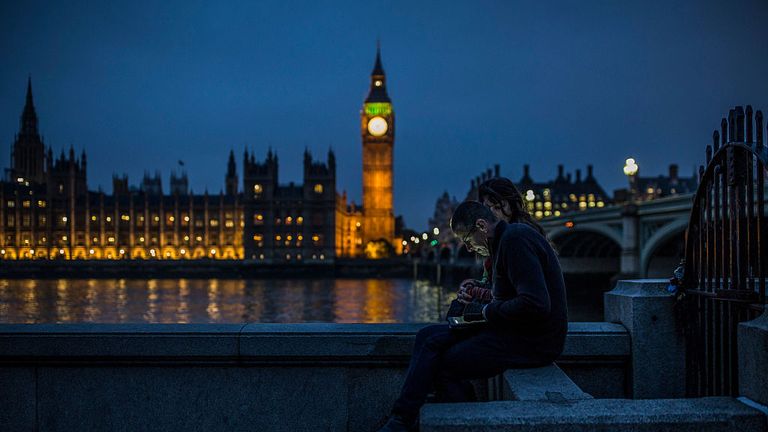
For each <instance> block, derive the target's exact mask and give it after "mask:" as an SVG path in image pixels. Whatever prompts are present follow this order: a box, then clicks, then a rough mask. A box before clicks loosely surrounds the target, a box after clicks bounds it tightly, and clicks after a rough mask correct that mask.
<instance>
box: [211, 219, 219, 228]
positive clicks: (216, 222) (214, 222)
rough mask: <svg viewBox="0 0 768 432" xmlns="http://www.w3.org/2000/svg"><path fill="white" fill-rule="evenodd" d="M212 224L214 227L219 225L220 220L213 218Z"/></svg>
mask: <svg viewBox="0 0 768 432" xmlns="http://www.w3.org/2000/svg"><path fill="white" fill-rule="evenodd" d="M211 226H212V227H215V226H219V221H218V220H217V219H211Z"/></svg>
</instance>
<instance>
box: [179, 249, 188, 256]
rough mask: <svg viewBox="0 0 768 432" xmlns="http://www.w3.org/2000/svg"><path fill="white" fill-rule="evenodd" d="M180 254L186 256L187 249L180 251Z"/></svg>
mask: <svg viewBox="0 0 768 432" xmlns="http://www.w3.org/2000/svg"><path fill="white" fill-rule="evenodd" d="M179 253H180V254H182V255H185V254H186V253H187V251H186V249H182V250H180V251H179Z"/></svg>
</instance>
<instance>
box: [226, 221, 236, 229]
mask: <svg viewBox="0 0 768 432" xmlns="http://www.w3.org/2000/svg"><path fill="white" fill-rule="evenodd" d="M224 226H226V227H227V228H232V227H234V226H235V222H234V221H232V220H227V221H226V222H224Z"/></svg>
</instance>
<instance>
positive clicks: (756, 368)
mask: <svg viewBox="0 0 768 432" xmlns="http://www.w3.org/2000/svg"><path fill="white" fill-rule="evenodd" d="M737 340H738V350H739V394H741V395H742V396H746V397H748V398H750V399H752V400H753V401H755V402H758V403H760V404H763V405H768V311H765V312H763V314H762V315H760V316H759V317H757V318H756V319H754V320H752V321H747V322H743V323H740V324H739V329H738V336H737Z"/></svg>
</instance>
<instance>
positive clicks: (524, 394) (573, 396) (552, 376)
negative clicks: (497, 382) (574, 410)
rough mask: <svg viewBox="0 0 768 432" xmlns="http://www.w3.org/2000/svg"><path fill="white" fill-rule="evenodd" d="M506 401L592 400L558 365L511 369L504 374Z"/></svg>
mask: <svg viewBox="0 0 768 432" xmlns="http://www.w3.org/2000/svg"><path fill="white" fill-rule="evenodd" d="M503 375H504V384H503V385H504V387H503V388H504V391H503V396H504V400H513V401H553V400H558V401H569V400H580V399H592V396H590V395H588V394H586V393H584V392H583V391H582V390H581V389H580V388H579V386H577V385H576V384H575V383H574V382H573V381H571V379H570V378H568V375H566V374H565V373H564V372H563V371H562V370H560V368H559V367H557V365H554V364H551V365H549V366H544V367H538V368H530V369H509V370H507V371H505V372H504V374H503Z"/></svg>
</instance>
